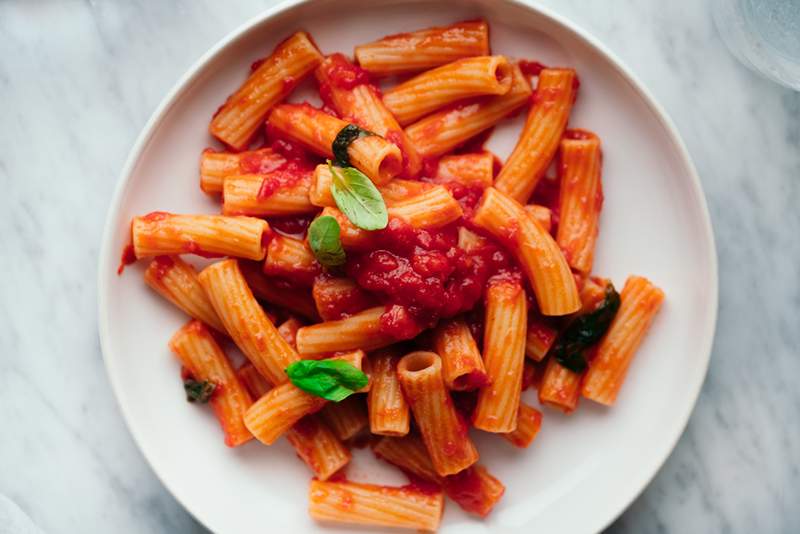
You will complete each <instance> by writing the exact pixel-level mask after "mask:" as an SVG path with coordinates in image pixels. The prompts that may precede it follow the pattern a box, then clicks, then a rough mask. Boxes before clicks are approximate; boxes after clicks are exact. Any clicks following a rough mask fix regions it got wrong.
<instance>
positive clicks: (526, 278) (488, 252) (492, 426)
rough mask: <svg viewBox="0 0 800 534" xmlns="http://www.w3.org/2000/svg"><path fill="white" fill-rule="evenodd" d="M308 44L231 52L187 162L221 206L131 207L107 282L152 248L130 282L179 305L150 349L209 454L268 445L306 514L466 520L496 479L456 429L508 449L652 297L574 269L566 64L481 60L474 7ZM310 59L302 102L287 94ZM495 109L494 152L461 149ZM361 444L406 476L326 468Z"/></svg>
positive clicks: (582, 139)
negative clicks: (447, 17)
mask: <svg viewBox="0 0 800 534" xmlns="http://www.w3.org/2000/svg"><path fill="white" fill-rule="evenodd" d="M324 52H325V55H323V53H322V52H320V51H319V50H318V49H317V47H316V45H315V44H314V41H313V39H312V37H311V36H310V35H309V34H307V33H306V32H303V31H299V32H296V33H295V34H294V35H292V36H290V37H289V38H288V39H287V40H286V41H284V42H283V43H281V44H280V45H278V46H277V48H276V49H275V52H273V54H272V55H271V56H269V57H268V58H266V59H265V60H264V61H262V62H257V63H255V64H254V65H253V67H252V69H251V71H250V73H249V74H248V77H247V79H246V81H245V82H244V84H243V85H242V86H241V87H240V88H239V89H238V90H237V91H236V92H235V93H234V94H233V95H232V96H231V97H229V98H228V100H227V101H226V102H224V103H223V105H222V106H221V107H220V109H219V111H218V113H217V114H215V116H214V117H213V119H212V121H211V124H210V127H209V131H210V132H211V134H212V135H213V136H214V137H216V138H217V140H218V141H220V142H221V143H223V145H224V147H222V146H220V145H219V144H217V145H216V146H212V147H211V148H206V149H205V150H203V151H202V154H201V156H200V189H201V190H202V191H203V192H205V193H209V194H212V195H214V196H210V197H208V198H206V200H207V201H209V202H217V203H218V205H219V208H220V211H221V214H212V213H209V214H190V215H181V214H173V213H167V212H153V213H150V214H148V215H144V216H139V217H134V218H133V220H132V222H131V226H130V236H131V241H130V244H129V245H127V246H126V247H125V250H124V251H123V255H122V258H121V264H120V266H119V270H118V273H120V274H122V272H123V270H124V267H125V265H128V264H130V263H133V262H135V261H136V260H137V259H140V258H147V257H152V258H154V259H153V260H152V262H151V263H150V265H149V266H148V267H147V268H146V269H142V270H138V272H140V273H142V272H143V273H144V279H145V283H146V284H148V285H149V286H150V287H152V288H153V289H154V290H155V291H156V292H157V293H159V294H160V295H161V296H163V297H164V298H166V299H167V300H169V301H170V302H171V303H173V304H174V305H175V306H177V307H178V308H179V309H181V310H183V311H184V312H185V313H186V314H187V315H189V316H190V317H192V318H193V320H192V321H190V322H189V323H188V324H187V325H186V326H184V327H183V328H181V329H180V330H179V331H178V333H176V334H175V336H173V338H172V340H171V341H170V343H169V346H170V348H171V349H172V351H173V352H174V353H175V354H176V355H177V356H178V358H179V360H180V361H181V364H182V366H181V367H182V373H181V374H182V379H183V380H184V391H185V393H186V395H187V398H188V399H189V400H192V401H196V402H209V403H210V405H211V407H212V408H213V410H214V412H215V414H216V416H217V418H218V419H219V420H220V423H221V424H222V427H223V430H224V432H225V439H226V443H227V444H228V445H231V446H235V445H239V444H242V443H245V442H246V441H248V440H250V439H251V438H253V437H255V438H256V440H254V443H253V445H251V446H250V447H259V446H261V445H260V444H259V442H260V443H261V444H266V445H270V444H273V443H275V442H276V441H277V440H279V439H280V438H281V437H282V436H285V437H286V439H287V441H288V442H289V444H290V445H291V446H292V447H293V448H294V451H295V452H296V455H297V456H298V457H299V458H300V459H301V460H302V461H303V462H305V464H306V465H307V466H308V468H309V469H310V470H311V472H312V473H313V476H314V477H315V478H314V480H313V481H312V485H311V488H310V491H309V500H310V507H309V511H310V514H311V515H312V517H314V518H316V519H318V520H321V521H330V522H337V523H351V524H361V525H372V526H374V527H378V528H387V527H404V528H414V529H423V530H433V529H435V528H436V527H437V526H438V524H439V521H440V517H441V513H442V510H443V495H444V496H447V497H448V498H450V499H451V500H452V501H454V502H455V503H456V504H458V505H459V506H460V507H461V508H462V509H464V510H465V511H467V512H468V513H470V514H474V515H477V516H480V517H485V516H486V515H487V514H488V513H490V511H491V510H492V509H493V508H494V507H496V506H497V505H498V503H500V501H501V498H502V496H503V494H504V492H505V487H504V485H503V483H502V482H501V481H500V480H499V479H498V478H497V477H496V476H494V475H493V474H492V473H490V472H489V470H488V469H487V468H486V467H485V466H483V465H480V464H479V463H478V459H479V453H478V450H477V448H476V446H475V443H473V441H472V439H471V437H470V432H472V431H474V432H480V431H482V432H489V433H494V434H499V436H500V437H502V438H503V439H504V440H506V441H508V442H509V443H511V444H512V445H513V446H515V447H518V448H527V447H531V446H532V443H533V442H534V441H535V438H536V437H537V435H538V433H539V432H540V429H541V425H542V419H543V415H542V412H541V411H540V410H539V409H538V408H539V407H540V406H548V407H550V408H556V409H558V410H561V411H564V412H567V413H570V412H572V411H574V410H576V409H577V408H578V400H579V397H580V396H581V395H582V396H584V397H587V398H589V399H591V400H594V401H595V402H599V403H601V404H606V405H611V404H613V403H614V402H615V400H616V398H617V395H618V392H619V389H620V387H621V385H622V383H623V381H624V379H625V376H626V374H627V371H628V368H629V367H630V364H631V361H632V359H633V356H634V353H635V352H636V350H637V348H638V347H639V345H640V344H641V341H642V339H643V337H644V336H645V334H646V332H647V330H648V328H649V326H650V324H651V322H652V320H653V319H654V316H655V315H656V312H657V310H658V309H659V307H660V305H661V303H662V301H663V299H664V294H663V292H662V291H661V290H660V289H658V288H657V287H655V286H654V285H653V284H652V283H651V282H649V281H648V280H647V279H646V278H643V277H638V276H632V277H630V278H629V279H628V281H627V283H626V284H625V288H624V289H623V291H622V294H621V295H619V294H617V292H616V290H615V289H614V286H613V284H611V282H610V281H609V280H607V279H604V278H601V277H599V276H598V275H597V273H594V272H593V269H594V251H595V247H596V245H597V244H598V240H597V237H598V230H599V216H600V210H601V205H602V199H603V192H602V189H603V188H602V183H601V177H602V174H603V169H602V167H603V157H602V153H601V140H600V138H599V136H598V135H597V134H594V133H592V132H590V131H588V130H578V129H568V128H567V125H568V124H569V123H570V120H571V119H570V115H571V112H572V109H573V107H574V106H575V105H578V106H580V105H581V104H580V102H576V97H577V88H578V85H579V84H578V75H577V73H576V72H575V71H574V70H573V69H571V68H568V67H559V68H551V67H546V66H543V65H541V64H539V63H537V62H532V61H528V60H525V59H521V60H519V61H516V60H515V61H510V60H509V59H508V58H509V57H518V53H515V51H513V50H508V51H505V50H498V51H490V49H489V39H488V25H487V24H486V22H485V21H467V22H460V23H456V24H453V25H451V26H446V27H433V28H427V29H422V30H418V31H412V32H410V33H404V34H397V35H392V36H388V37H385V38H383V39H379V40H377V41H374V42H371V43H367V44H362V45H359V46H357V47H356V50H355V61H351V60H350V59H348V58H347V57H345V56H344V55H342V54H340V53H337V52H335V51H328V50H326V51H324ZM506 53H508V55H505V54H506ZM312 72H313V73H314V77H315V78H316V81H317V82H318V86H317V87H318V93H319V96H320V99H321V100H322V103H323V106H322V108H321V109H320V108H316V107H313V106H312V105H310V104H308V103H306V102H304V103H300V102H299V101H300V100H302V99H304V98H306V96H307V95H306V94H305V93H304V94H303V95H302V97H300V96H299V95H292V94H291V93H292V92H293V90H294V88H295V87H296V86H297V85H298V83H300V82H301V81H302V80H303V79H305V78H306V77H308V76H309V75H310V74H311V73H312ZM398 73H400V74H410V76H408V77H406V78H405V79H403V80H397V79H390V78H388V77H389V75H394V74H398ZM377 77H386V79H384V80H381V84H382V85H381V88H380V89H379V88H378V85H377V84H376V81H375V80H376V78H377ZM533 77H536V78H537V83H536V89H535V92H534V91H533V90H532V89H531V80H530V78H533ZM306 85H307V88H308V89H312V90H313V85H312V84H306ZM518 112H520V113H521V112H525V113H526V120H525V125H524V127H523V129H522V132H521V134H520V135H519V137H518V139H517V142H516V146H515V148H514V150H513V152H512V153H511V155H510V156H509V158H508V159H507V160H506V162H505V163H502V162H501V161H500V159H498V158H497V156H495V155H494V154H493V153H492V152H490V151H488V150H486V149H485V148H484V145H485V143H486V142H487V141H488V140H489V138H490V136H491V135H492V128H493V127H494V126H495V125H497V124H498V123H499V122H500V121H501V120H503V119H505V118H506V117H510V116H511V115H514V114H516V113H518ZM262 128H263V135H262V134H261V133H260V132H258V130H259V129H262ZM403 128H405V129H403ZM209 142H210V143H212V144H213V143H215V142H216V141H214V140H210V141H209ZM490 146H491V145H490ZM553 163H555V165H552V164H553ZM551 167H552V168H555V169H556V170H557V174H556V176H546V174H547V169H548V168H551ZM195 171H196V169H195ZM165 178H168V179H175V177H165ZM543 178H544V179H543ZM178 179H180V175H179V177H178ZM218 213H219V212H218ZM182 254H194V255H199V256H202V257H205V258H207V259H210V260H212V261H208V262H204V265H206V266H205V268H204V269H202V271H201V272H200V273H199V274H198V273H197V272H196V271H195V268H194V267H193V266H192V265H191V264H189V263H186V262H185V261H184V260H183V259H182V258H181V257H180V256H181V255H182ZM634 257H635V256H634V255H632V254H631V255H628V256H626V258H634ZM217 258H219V259H217ZM132 270H133V269H132ZM212 329H213V330H215V332H212V331H211V330H212ZM226 336H227V337H226ZM228 338H230V340H232V341H233V342H234V343H235V344H236V346H237V347H238V348H239V349H240V350H241V352H242V353H243V355H244V357H245V362H244V363H243V364H241V365H239V366H238V369H237V370H236V371H234V369H233V365H232V363H231V361H229V360H228V357H227V356H226V354H225V352H224V351H223V349H222V346H220V344H222V345H223V346H224V344H225V343H227V341H228ZM231 356H232V358H233V360H234V361H237V363H238V360H240V358H238V355H237V354H231ZM531 386H533V387H534V388H535V390H536V396H537V397H538V404H539V406H537V407H534V406H532V405H528V404H526V403H525V402H523V401H522V400H521V396H522V391H524V390H527V389H529V388H530V387H531ZM550 415H551V412H549V411H547V413H546V414H545V417H549V416H550ZM585 415H586V417H602V413H601V412H597V411H595V412H593V413H588V414H585ZM562 423H564V424H566V420H564V421H562ZM560 424H561V423H560ZM478 443H480V441H478ZM364 444H369V445H370V446H371V447H372V448H373V451H374V452H375V454H376V455H377V456H379V457H380V458H382V459H384V460H386V461H388V462H389V463H391V464H393V465H394V466H396V467H398V468H399V469H400V470H401V471H402V472H403V473H404V474H405V475H407V476H408V478H409V485H408V486H402V487H386V486H379V485H373V484H366V483H360V482H350V481H348V480H347V478H346V477H347V473H346V472H344V468H345V467H346V466H347V465H348V464H349V463H350V462H351V461H353V457H352V455H351V453H350V450H349V447H351V446H352V447H360V446H362V445H364ZM537 446H541V447H549V446H552V445H551V444H550V443H549V442H547V441H541V442H540V443H538V444H537ZM256 452H257V451H256ZM249 458H250V456H249V454H248V455H245V456H243V457H242V458H241V460H242V461H245V462H247V461H249ZM357 461H358V457H356V462H357ZM254 473H257V471H254ZM254 476H260V475H258V474H255V475H254ZM506 515H507V514H506Z"/></svg>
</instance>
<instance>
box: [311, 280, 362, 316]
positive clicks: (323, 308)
mask: <svg viewBox="0 0 800 534" xmlns="http://www.w3.org/2000/svg"><path fill="white" fill-rule="evenodd" d="M311 295H312V297H313V298H314V304H315V305H316V306H317V312H319V316H320V317H322V320H323V321H336V320H338V319H343V318H344V317H347V316H349V315H352V314H354V313H358V312H360V311H364V310H366V309H367V308H371V307H373V306H375V304H377V302H376V300H375V298H374V297H373V296H372V295H371V294H370V293H368V292H367V291H364V290H363V289H361V287H359V285H358V284H356V283H355V282H354V281H353V280H351V279H350V278H329V277H325V276H318V277H317V278H316V279H315V280H314V286H313V289H312V290H311Z"/></svg>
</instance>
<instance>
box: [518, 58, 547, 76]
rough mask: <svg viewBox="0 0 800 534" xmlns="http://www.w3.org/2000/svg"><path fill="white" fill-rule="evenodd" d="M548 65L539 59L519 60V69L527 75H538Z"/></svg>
mask: <svg viewBox="0 0 800 534" xmlns="http://www.w3.org/2000/svg"><path fill="white" fill-rule="evenodd" d="M546 68H547V66H546V65H544V64H542V63H539V62H538V61H528V60H526V59H523V60H522V61H520V62H519V70H521V71H522V74H524V75H526V76H538V75H539V73H541V72H542V71H543V70H544V69H546Z"/></svg>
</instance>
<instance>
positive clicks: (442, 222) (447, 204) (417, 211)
mask: <svg viewBox="0 0 800 534" xmlns="http://www.w3.org/2000/svg"><path fill="white" fill-rule="evenodd" d="M387 204H388V203H387ZM386 211H387V212H388V214H389V218H390V219H393V218H394V219H400V220H402V221H404V222H406V223H407V224H408V225H409V226H411V227H412V228H414V229H418V230H419V229H425V230H432V229H436V228H441V227H442V226H446V225H448V224H450V223H451V222H453V221H456V220H458V219H459V218H460V217H461V215H462V214H463V210H462V209H461V204H459V203H458V201H457V200H456V199H455V198H453V195H452V194H450V192H449V191H448V190H447V188H445V187H443V186H441V185H434V186H431V187H429V188H427V189H426V190H425V191H424V192H423V193H420V194H418V195H415V196H413V197H410V198H408V199H406V200H402V201H397V202H393V203H392V204H391V205H389V206H388V207H387V209H386ZM326 215H328V216H331V217H333V218H335V219H336V221H337V222H338V223H339V227H340V229H341V235H340V239H341V241H342V246H343V247H344V248H345V249H349V248H353V249H366V248H371V247H372V246H374V245H375V238H376V236H375V234H374V233H372V232H370V231H368V230H362V229H361V228H358V227H357V226H356V225H354V224H353V223H352V222H350V220H349V219H348V218H347V217H345V216H344V214H343V213H342V212H341V211H339V210H338V209H337V208H325V209H323V210H322V213H320V216H326Z"/></svg>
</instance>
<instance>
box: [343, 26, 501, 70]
mask: <svg viewBox="0 0 800 534" xmlns="http://www.w3.org/2000/svg"><path fill="white" fill-rule="evenodd" d="M488 53H489V25H488V24H486V22H485V21H482V20H476V21H465V22H458V23H456V24H453V25H451V26H446V27H434V28H426V29H424V30H417V31H414V32H409V33H399V34H396V35H388V36H386V37H384V38H383V39H380V40H378V41H374V42H371V43H367V44H363V45H359V46H357V47H356V49H355V56H356V60H357V61H358V64H359V65H360V66H361V68H363V69H365V70H367V71H368V72H369V73H371V74H375V75H379V76H382V75H388V74H400V73H406V72H414V71H419V70H424V69H427V68H431V67H436V66H439V65H444V64H445V63H450V62H451V61H455V60H457V59H461V58H465V57H471V56H485V55H486V54H488Z"/></svg>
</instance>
